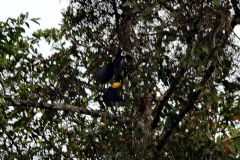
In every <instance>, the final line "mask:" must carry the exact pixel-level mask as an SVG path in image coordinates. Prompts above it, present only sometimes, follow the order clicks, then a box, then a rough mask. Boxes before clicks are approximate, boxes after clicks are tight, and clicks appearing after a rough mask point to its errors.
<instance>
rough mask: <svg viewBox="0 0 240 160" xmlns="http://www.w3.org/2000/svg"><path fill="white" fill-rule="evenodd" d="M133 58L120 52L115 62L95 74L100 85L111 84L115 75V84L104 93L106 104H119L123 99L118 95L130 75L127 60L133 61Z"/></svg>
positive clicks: (94, 76) (124, 52) (94, 77)
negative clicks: (124, 80)
mask: <svg viewBox="0 0 240 160" xmlns="http://www.w3.org/2000/svg"><path fill="white" fill-rule="evenodd" d="M132 59H133V56H132V55H131V54H129V53H127V52H126V51H123V50H119V51H118V52H117V55H116V58H115V60H114V61H113V62H110V63H108V64H107V65H105V66H103V67H101V68H99V69H98V70H97V71H96V72H95V73H94V74H93V79H95V80H96V81H99V82H100V83H107V82H109V81H110V80H111V79H112V78H113V76H114V75H115V82H114V83H113V84H112V86H111V87H110V88H108V90H107V91H106V92H105V93H104V95H103V101H105V102H119V101H121V100H122V97H121V96H119V95H118V92H119V89H121V88H122V86H123V84H124V82H123V79H124V78H125V77H126V76H127V75H128V73H127V60H132Z"/></svg>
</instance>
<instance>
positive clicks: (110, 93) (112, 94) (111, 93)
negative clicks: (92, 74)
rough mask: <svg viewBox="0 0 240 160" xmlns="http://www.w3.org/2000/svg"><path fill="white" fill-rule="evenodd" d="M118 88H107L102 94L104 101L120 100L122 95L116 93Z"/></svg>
mask: <svg viewBox="0 0 240 160" xmlns="http://www.w3.org/2000/svg"><path fill="white" fill-rule="evenodd" d="M118 91H119V88H112V87H111V88H108V90H107V91H106V92H105V93H104V95H103V101H104V102H120V101H122V97H121V96H119V95H118Z"/></svg>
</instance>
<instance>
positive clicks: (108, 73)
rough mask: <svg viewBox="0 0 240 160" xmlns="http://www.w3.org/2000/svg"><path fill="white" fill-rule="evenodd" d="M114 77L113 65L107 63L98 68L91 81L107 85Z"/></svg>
mask: <svg viewBox="0 0 240 160" xmlns="http://www.w3.org/2000/svg"><path fill="white" fill-rule="evenodd" d="M113 75H114V64H113V63H109V64H107V65H105V66H103V67H101V68H99V69H98V70H97V71H96V72H95V73H94V74H93V79H95V80H96V81H98V82H101V83H107V82H108V81H110V80H111V79H112V78H113Z"/></svg>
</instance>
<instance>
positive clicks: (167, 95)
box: [151, 68, 184, 130]
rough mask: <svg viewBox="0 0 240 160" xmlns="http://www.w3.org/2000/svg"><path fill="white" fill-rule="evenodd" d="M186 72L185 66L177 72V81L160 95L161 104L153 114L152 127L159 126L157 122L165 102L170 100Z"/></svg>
mask: <svg viewBox="0 0 240 160" xmlns="http://www.w3.org/2000/svg"><path fill="white" fill-rule="evenodd" d="M183 74H184V68H181V69H180V70H179V71H178V72H177V74H176V78H175V81H174V82H173V83H172V84H171V85H170V87H169V89H168V90H167V91H166V92H165V93H164V94H163V95H162V96H161V97H160V100H159V105H158V106H157V107H156V111H155V113H154V115H153V121H152V124H151V129H152V130H154V129H155V128H156V127H157V124H158V122H159V120H160V117H159V115H160V113H161V111H162V109H163V107H164V103H165V102H167V101H168V99H169V98H170V97H171V95H172V93H173V90H174V88H175V87H176V86H177V85H178V83H179V82H180V80H181V78H182V76H183Z"/></svg>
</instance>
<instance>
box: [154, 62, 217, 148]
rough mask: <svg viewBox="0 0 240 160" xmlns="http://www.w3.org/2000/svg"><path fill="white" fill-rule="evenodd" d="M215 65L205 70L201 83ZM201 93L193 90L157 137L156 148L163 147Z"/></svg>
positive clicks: (212, 70)
mask: <svg viewBox="0 0 240 160" xmlns="http://www.w3.org/2000/svg"><path fill="white" fill-rule="evenodd" d="M214 69H215V67H214V66H213V65H211V66H210V67H209V68H208V69H207V70H206V71H205V76H204V77H203V80H202V82H201V83H206V82H207V81H208V79H209V78H210V77H211V76H212V73H213V72H214ZM200 93H201V90H198V91H196V92H194V94H193V96H192V98H189V101H188V103H187V105H186V107H185V109H184V110H183V111H182V113H180V114H179V115H178V116H175V117H176V119H175V120H174V122H173V123H172V126H171V127H169V128H168V129H167V130H166V131H164V132H163V134H162V137H161V138H160V139H159V141H158V143H157V147H156V149H157V150H162V148H163V147H164V145H165V143H166V141H167V140H168V138H169V137H170V135H171V134H172V132H173V130H174V129H175V128H176V127H177V126H178V124H179V122H180V121H181V120H182V119H183V118H184V116H185V114H187V113H188V112H189V111H190V110H191V109H192V108H193V107H194V104H195V102H196V101H197V100H198V96H199V94H200Z"/></svg>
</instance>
